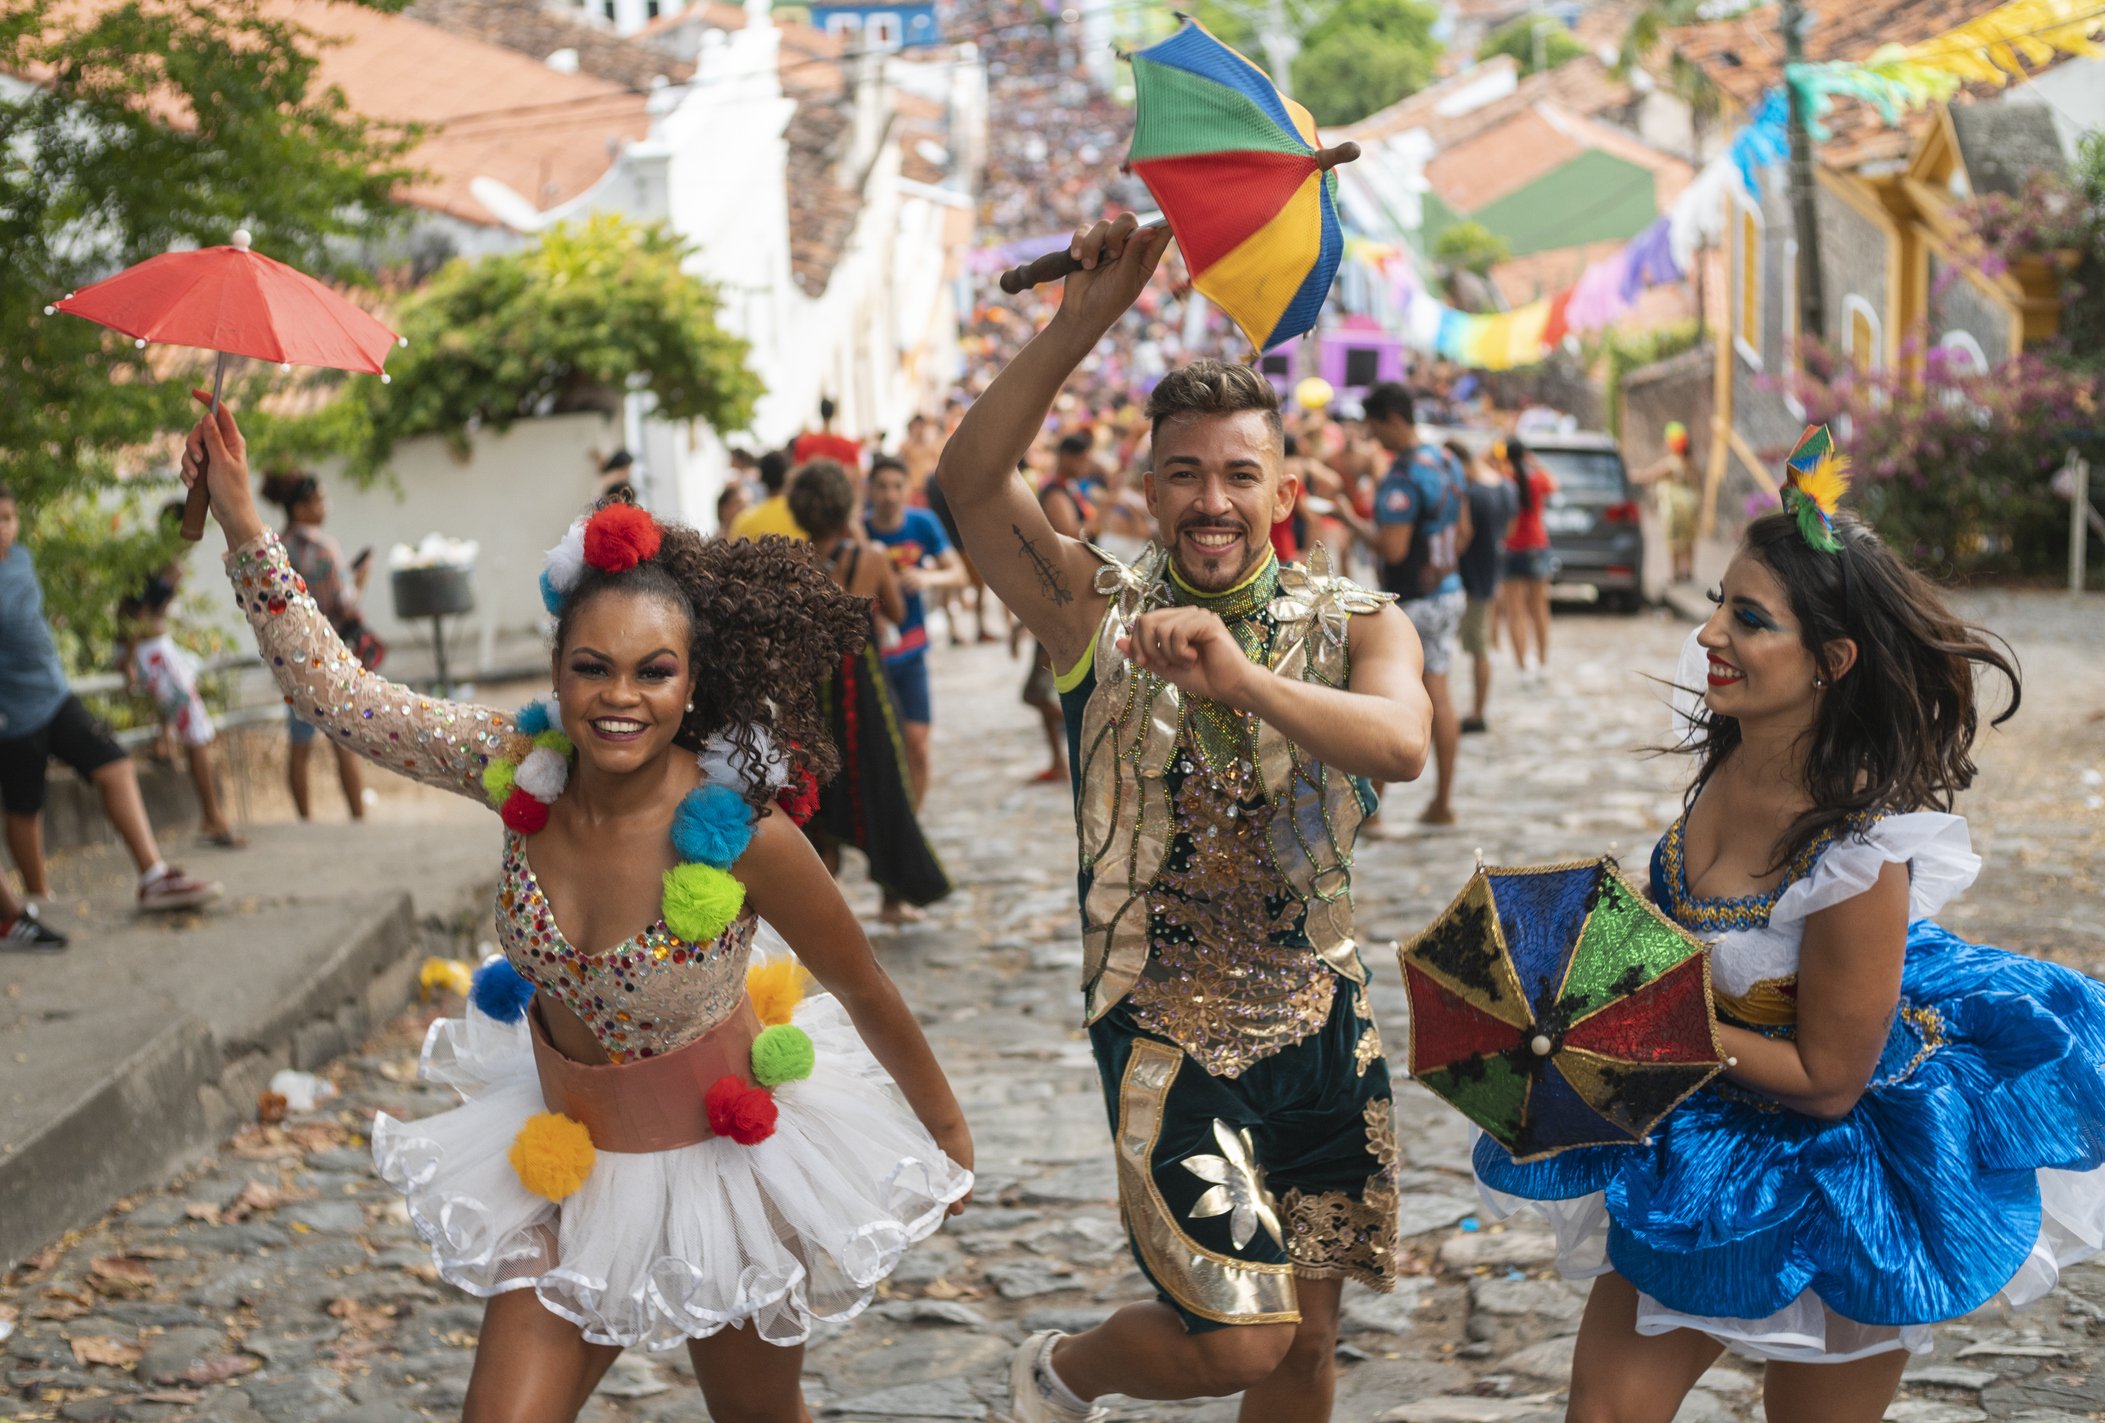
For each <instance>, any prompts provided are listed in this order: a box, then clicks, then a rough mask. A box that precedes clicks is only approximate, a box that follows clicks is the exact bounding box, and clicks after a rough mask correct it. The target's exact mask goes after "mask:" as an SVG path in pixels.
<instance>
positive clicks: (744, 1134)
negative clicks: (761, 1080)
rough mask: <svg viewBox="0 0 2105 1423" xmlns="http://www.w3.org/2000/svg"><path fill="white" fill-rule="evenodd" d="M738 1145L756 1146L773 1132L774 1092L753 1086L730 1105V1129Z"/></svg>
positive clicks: (730, 1133)
mask: <svg viewBox="0 0 2105 1423" xmlns="http://www.w3.org/2000/svg"><path fill="white" fill-rule="evenodd" d="M727 1134H728V1135H729V1136H730V1138H731V1140H733V1141H735V1142H737V1143H738V1144H739V1145H740V1146H758V1145H760V1143H761V1142H763V1141H766V1140H767V1139H768V1138H769V1137H771V1136H773V1135H774V1134H775V1094H774V1093H772V1092H770V1091H768V1090H767V1089H766V1088H765V1087H755V1088H752V1089H751V1090H750V1091H748V1092H747V1093H746V1094H745V1095H744V1096H742V1097H740V1098H739V1099H738V1100H737V1101H736V1102H734V1103H733V1104H732V1106H731V1130H730V1132H729V1133H727Z"/></svg>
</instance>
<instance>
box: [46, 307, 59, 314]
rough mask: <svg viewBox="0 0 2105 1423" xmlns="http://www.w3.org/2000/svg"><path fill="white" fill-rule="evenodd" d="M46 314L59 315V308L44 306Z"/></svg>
mask: <svg viewBox="0 0 2105 1423" xmlns="http://www.w3.org/2000/svg"><path fill="white" fill-rule="evenodd" d="M44 314H45V315H46V316H56V315H58V308H57V307H55V306H47V307H45V308H44Z"/></svg>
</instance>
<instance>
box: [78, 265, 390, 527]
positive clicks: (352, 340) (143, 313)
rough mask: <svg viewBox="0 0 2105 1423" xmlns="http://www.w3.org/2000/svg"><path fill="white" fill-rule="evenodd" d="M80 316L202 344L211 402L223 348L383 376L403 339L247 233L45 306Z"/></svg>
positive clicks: (195, 510)
mask: <svg viewBox="0 0 2105 1423" xmlns="http://www.w3.org/2000/svg"><path fill="white" fill-rule="evenodd" d="M46 311H47V312H51V311H64V312H68V313H70V314H71V315H74V316H84V317H86V318H87V319H88V320H90V321H93V322H95V323H97V324H98V325H102V326H107V327H109V328H110V329H111V330H113V331H121V332H123V333H124V334H125V335H127V336H129V337H131V338H132V339H133V340H135V341H137V342H138V343H139V344H140V345H142V346H143V345H145V344H146V343H147V342H149V341H151V342H154V343H155V344H157V345H167V346H201V347H203V348H205V349H206V350H208V351H216V352H218V353H219V360H218V362H217V364H216V365H215V367H214V369H213V373H212V409H213V410H214V411H215V412H217V410H218V409H219V391H220V386H221V383H222V382H223V381H224V380H225V379H226V369H227V357H228V356H252V357H254V358H256V359H257V360H263V361H277V362H279V363H280V364H282V365H295V366H324V367H327V368H328V369H330V370H339V371H363V372H366V373H367V374H370V375H377V376H379V377H380V378H381V379H382V380H386V379H387V376H386V375H385V374H384V373H383V371H382V369H381V366H382V363H383V362H384V361H385V360H386V359H387V353H388V351H389V350H390V349H391V348H392V347H394V346H395V345H397V344H398V343H401V342H402V338H401V337H399V336H397V335H395V333H394V332H392V331H390V330H388V329H387V328H386V327H385V326H382V325H381V324H380V323H379V322H377V321H375V320H374V319H373V318H372V317H370V316H368V315H367V314H366V313H365V312H363V311H360V310H359V309H358V308H357V307H355V306H353V305H352V304H351V303H350V302H348V301H345V300H344V299H343V298H342V297H341V296H338V295H337V294H336V293H335V292H333V291H331V290H330V289H329V288H328V287H325V286H323V285H322V284H321V283H320V282H318V281H316V280H315V279H314V278H312V277H310V276H308V275H307V274H305V273H304V272H300V271H296V270H294V269H293V268H291V267H288V266H286V265H285V264H284V263H283V262H275V261H272V260H271V259H270V258H268V257H266V256H264V255H263V254H262V253H261V252H252V251H250V250H249V235H248V233H247V232H245V231H237V232H235V234H234V240H233V243H232V244H231V245H230V246H226V247H204V248H200V249H198V250H197V251H195V252H167V253H163V254H162V255H161V256H159V257H149V258H148V259H147V260H145V261H144V262H141V263H139V264H138V265H137V266H135V267H127V268H125V269H124V270H123V271H121V272H119V273H118V274H117V275H116V276H114V277H110V278H108V279H106V280H104V281H100V282H97V283H96V284H95V285H94V286H91V287H83V288H82V289H81V290H79V291H77V292H74V293H72V294H71V295H70V296H68V297H66V299H65V300H63V301H60V302H56V303H54V304H53V305H52V306H50V307H47V308H46ZM208 503H209V500H208V498H207V496H206V493H205V486H204V483H203V481H200V482H199V483H198V485H197V486H196V487H195V488H194V489H192V490H191V491H190V502H189V504H188V505H187V506H185V508H184V511H183V537H184V538H187V539H192V540H195V539H198V538H201V537H203V535H204V531H205V511H206V508H207V505H208Z"/></svg>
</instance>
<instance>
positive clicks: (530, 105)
mask: <svg viewBox="0 0 2105 1423" xmlns="http://www.w3.org/2000/svg"><path fill="white" fill-rule="evenodd" d="M267 4H268V8H270V9H271V10H273V11H276V12H277V13H279V14H281V15H288V16H291V17H293V18H296V19H298V20H300V21H301V22H302V23H304V24H306V25H307V26H308V27H309V28H310V29H312V30H313V31H314V32H315V33H316V34H318V35H322V36H325V37H329V38H333V39H336V40H338V41H340V42H339V43H335V44H327V45H324V46H323V47H322V49H321V51H320V54H319V64H320V81H321V82H322V83H323V84H333V85H335V86H337V87H339V88H341V89H342V90H343V92H344V96H345V97H346V98H347V99H348V100H349V101H350V104H351V107H352V108H353V109H355V110H357V111H358V112H359V113H361V114H364V115H366V116H367V117H368V118H373V119H380V120H392V121H397V122H401V121H410V122H415V123H420V124H424V125H426V126H427V127H428V128H429V133H428V135H427V136H426V137H425V139H424V141H423V142H422V143H421V144H419V145H418V147H417V148H416V150H415V152H414V153H412V154H411V156H410V162H411V163H412V164H414V165H415V166H417V167H419V168H422V169H424V170H426V172H427V173H428V175H429V176H428V177H427V178H426V180H425V181H423V182H420V183H417V184H415V185H413V186H412V187H411V188H410V189H408V191H407V192H406V193H405V194H404V195H403V196H404V197H405V199H406V200H407V201H409V202H412V203H416V204H418V205H419V206H423V207H429V208H434V209H436V210H438V211H440V212H445V213H449V214H451V215H453V216H455V217H459V218H463V219H465V220H467V221H469V222H476V223H484V224H490V223H494V222H495V221H496V220H497V219H496V217H495V215H494V214H492V213H491V212H489V211H488V210H487V209H486V208H484V207H483V205H482V204H481V203H480V202H478V201H476V199H475V197H474V195H473V194H472V193H471V192H470V191H469V184H470V183H471V182H472V181H473V180H474V179H475V178H477V177H479V176H488V177H491V178H495V179H496V180H498V181H499V182H501V183H503V184H505V185H506V186H507V187H509V188H511V189H512V190H513V191H514V192H516V193H518V194H520V195H521V196H522V197H524V198H526V199H527V200H528V201H529V202H531V203H533V204H534V205H535V206H536V207H538V208H544V209H545V208H549V207H553V206H555V205H557V204H559V203H563V202H567V201H569V200H570V199H572V198H574V197H576V196H578V195H579V194H580V193H582V192H584V191H585V190H586V189H588V188H590V187H591V186H592V185H593V184H594V183H597V182H598V181H599V180H600V179H601V178H602V177H603V176H605V174H606V172H607V169H608V168H610V167H611V166H612V165H613V163H614V160H615V158H616V157H617V156H618V154H619V153H620V151H621V148H622V145H624V144H625V143H627V142H630V141H632V140H635V139H639V138H642V137H643V136H644V135H645V134H646V133H647V132H648V130H649V118H648V115H647V113H646V112H645V102H646V101H645V100H644V98H643V96H641V95H639V94H635V93H632V92H630V91H629V90H627V89H625V88H623V87H622V86H620V85H618V84H613V83H609V82H608V81H607V80H604V79H595V78H593V77H591V76H590V75H586V74H560V73H558V72H556V71H555V70H552V69H550V68H549V67H548V66H547V65H546V64H544V63H541V62H540V61H538V60H534V59H529V58H527V57H526V56H524V55H521V54H518V53H515V52H513V51H512V50H509V49H504V48H500V47H499V46H496V45H492V44H488V43H485V42H483V41H481V40H477V39H471V38H468V37H466V36H463V35H458V34H454V33H451V32H449V31H447V30H444V29H441V28H439V27H438V26H436V25H430V24H426V23H425V22H424V21H422V20H416V19H412V18H410V17H408V16H406V15H388V14H382V13H379V12H376V11H373V10H367V9H364V8H361V7H358V6H353V5H329V4H321V3H317V0H267Z"/></svg>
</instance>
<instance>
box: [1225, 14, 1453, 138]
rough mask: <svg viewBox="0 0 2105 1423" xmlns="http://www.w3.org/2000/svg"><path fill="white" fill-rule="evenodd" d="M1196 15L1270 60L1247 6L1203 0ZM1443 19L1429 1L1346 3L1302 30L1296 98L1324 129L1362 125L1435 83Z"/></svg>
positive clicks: (1295, 74) (1261, 59) (1246, 49)
mask: <svg viewBox="0 0 2105 1423" xmlns="http://www.w3.org/2000/svg"><path fill="white" fill-rule="evenodd" d="M1194 13H1196V14H1197V16H1198V17H1199V19H1200V21H1201V22H1202V23H1204V24H1205V26H1206V28H1208V29H1209V30H1212V31H1213V32H1214V33H1215V34H1216V35H1219V36H1220V37H1221V38H1222V39H1223V40H1225V41H1226V42H1228V43H1229V44H1232V45H1234V46H1235V47H1236V48H1237V49H1239V50H1241V51H1242V52H1243V53H1244V54H1247V55H1249V56H1250V57H1251V58H1253V59H1255V60H1257V61H1258V62H1259V63H1260V64H1262V63H1263V62H1264V50H1263V48H1262V47H1261V46H1260V45H1259V44H1258V42H1257V31H1256V29H1255V27H1254V26H1253V25H1252V24H1251V22H1250V20H1249V19H1247V18H1246V13H1247V7H1236V8H1231V7H1230V6H1229V5H1228V4H1225V3H1222V0H1201V3H1200V4H1199V6H1198V7H1197V9H1196V11H1195V12H1194ZM1438 18H1439V12H1438V11H1437V10H1436V9H1435V8H1434V7H1433V6H1431V5H1429V4H1425V3H1423V0H1340V3H1339V4H1338V5H1337V7H1336V8H1335V9H1333V10H1332V11H1331V12H1330V13H1329V14H1328V15H1327V16H1325V17H1324V18H1323V20H1322V22H1321V23H1320V24H1316V25H1312V26H1310V27H1309V28H1308V29H1307V30H1306V31H1305V32H1303V34H1302V35H1301V53H1300V55H1299V56H1298V57H1296V58H1295V60H1294V72H1293V76H1292V87H1293V91H1294V97H1295V98H1296V99H1298V100H1300V101H1301V103H1303V104H1304V105H1306V106H1307V107H1308V111H1309V113H1311V114H1312V115H1314V116H1315V120H1316V122H1317V123H1319V124H1321V125H1323V126H1324V127H1325V128H1330V127H1334V126H1336V125H1338V124H1349V123H1356V122H1358V121H1359V120H1360V119H1363V118H1365V117H1366V116H1367V115H1369V114H1371V113H1373V112H1375V111H1376V110H1377V109H1385V108H1387V107H1388V106H1389V105H1391V104H1393V103H1395V102H1396V101H1397V100H1399V99H1403V98H1407V97H1408V96H1410V95H1411V94H1414V93H1416V92H1417V91H1418V90H1420V89H1423V88H1424V87H1425V86H1426V85H1427V84H1430V83H1431V82H1432V80H1433V70H1434V67H1435V66H1436V65H1437V64H1438V63H1439V60H1440V42H1439V41H1438V40H1436V39H1434V38H1433V23H1434V21H1435V20H1437V19H1438Z"/></svg>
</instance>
